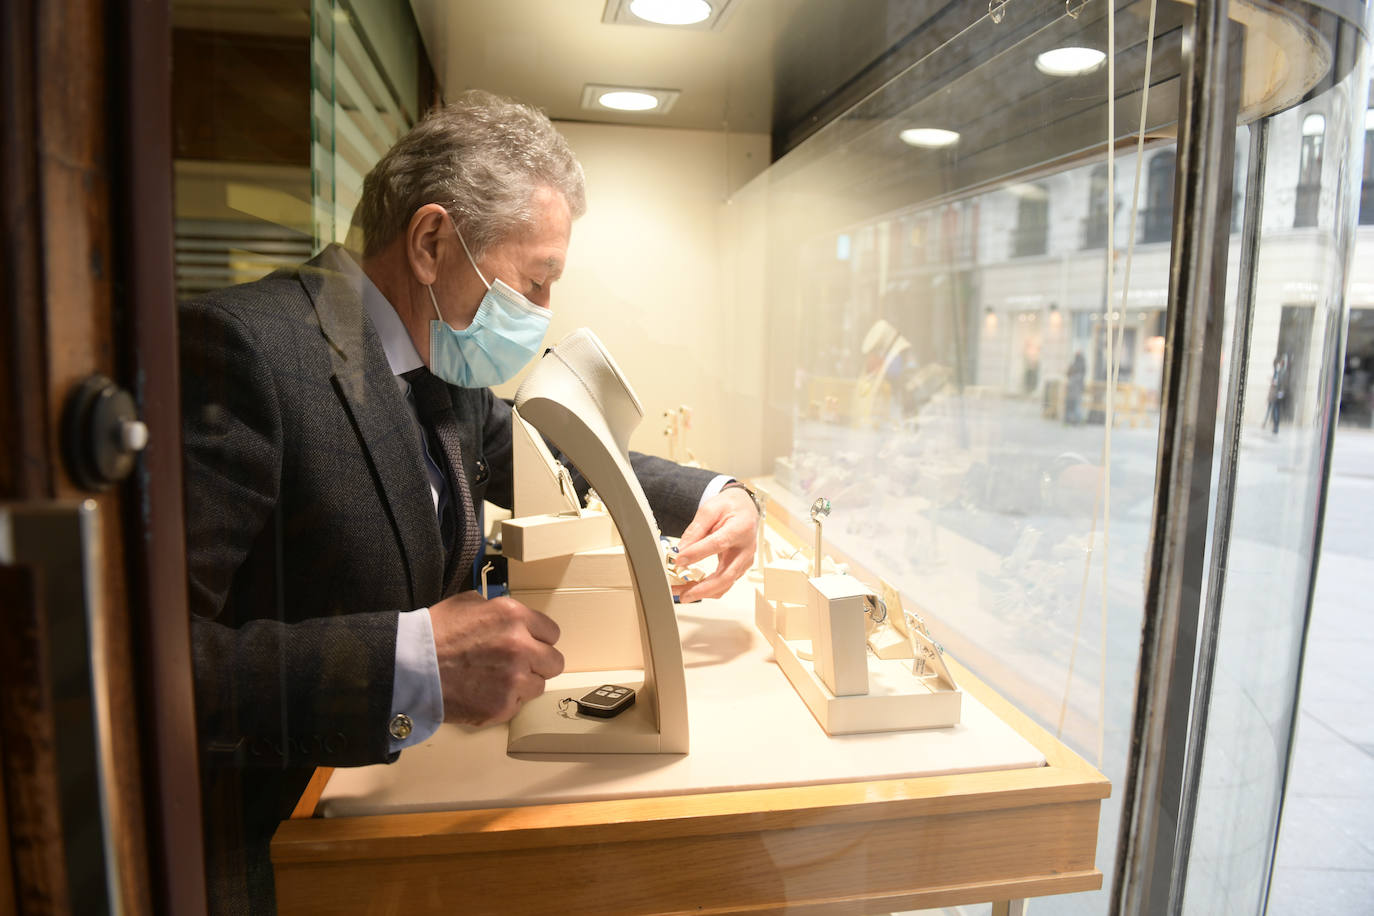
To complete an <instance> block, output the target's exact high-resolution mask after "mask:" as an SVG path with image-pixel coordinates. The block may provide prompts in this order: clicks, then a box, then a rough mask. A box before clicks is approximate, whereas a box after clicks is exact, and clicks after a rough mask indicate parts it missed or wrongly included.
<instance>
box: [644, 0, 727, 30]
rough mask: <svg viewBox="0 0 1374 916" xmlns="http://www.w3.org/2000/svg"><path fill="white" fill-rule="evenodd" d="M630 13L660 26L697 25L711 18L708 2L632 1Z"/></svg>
mask: <svg viewBox="0 0 1374 916" xmlns="http://www.w3.org/2000/svg"><path fill="white" fill-rule="evenodd" d="M630 12H631V13H634V14H635V15H636V16H638V17H639V18H640V19H643V20H645V21H646V22H656V23H658V24H659V25H695V24H696V23H698V22H705V21H706V20H707V19H709V18H710V16H711V4H709V3H707V2H706V0H630Z"/></svg>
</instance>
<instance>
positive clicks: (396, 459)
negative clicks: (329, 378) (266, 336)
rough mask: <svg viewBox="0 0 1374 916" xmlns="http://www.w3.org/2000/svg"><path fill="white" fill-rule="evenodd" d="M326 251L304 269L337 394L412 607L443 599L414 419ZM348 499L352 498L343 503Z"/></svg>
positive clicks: (331, 251) (334, 253)
mask: <svg viewBox="0 0 1374 916" xmlns="http://www.w3.org/2000/svg"><path fill="white" fill-rule="evenodd" d="M346 257H348V255H347V254H346V253H344V252H343V251H342V250H340V249H339V248H338V247H337V246H333V245H331V246H329V247H328V248H326V249H325V250H324V251H322V252H321V253H320V254H319V255H317V256H316V257H315V258H314V259H313V260H311V261H310V262H309V263H308V264H306V265H305V266H304V267H302V269H301V283H302V285H303V286H304V287H305V291H306V294H307V295H309V296H310V300H311V302H312V303H314V306H315V312H316V314H317V315H318V316H319V319H320V329H321V330H322V331H323V332H324V336H325V338H326V339H327V340H328V342H329V344H330V362H331V365H332V369H333V383H334V388H335V390H336V391H337V392H338V394H339V397H340V399H341V400H342V401H343V404H344V407H345V409H346V410H347V411H348V413H349V416H350V417H352V419H353V423H354V426H355V427H356V429H357V433H358V439H359V441H360V442H361V443H362V447H363V449H364V451H365V452H366V453H367V458H368V461H369V463H370V465H371V467H372V474H373V477H374V478H375V479H376V481H377V485H378V488H379V490H380V492H381V494H382V497H383V501H384V502H385V503H386V506H387V510H388V514H389V515H390V521H391V524H392V526H393V528H394V529H395V532H396V537H397V539H398V540H399V542H400V544H401V549H402V552H403V554H404V555H405V558H406V564H407V567H408V568H407V575H408V577H409V580H410V590H411V601H412V605H413V606H414V607H421V606H425V605H429V604H432V603H434V602H435V601H437V600H438V599H439V598H440V597H441V596H442V595H443V587H444V548H443V540H442V538H441V537H440V534H439V520H438V518H437V517H436V516H435V513H434V501H433V498H432V497H431V495H430V490H429V479H428V477H427V476H426V472H425V464H424V457H423V456H422V455H421V454H420V449H419V443H418V441H417V433H416V428H415V423H414V420H413V419H412V418H411V411H410V408H409V406H408V405H407V404H406V403H405V399H404V398H403V397H402V395H401V392H400V389H399V388H398V387H397V385H396V378H395V376H394V375H392V373H391V366H390V364H388V363H387V359H386V353H385V352H383V350H382V344H381V341H380V340H379V339H378V337H377V333H376V331H374V330H373V328H372V323H371V322H370V321H369V320H368V318H367V314H366V311H365V310H364V309H363V304H362V300H361V299H360V298H359V295H358V291H357V289H355V288H354V286H353V283H352V281H351V280H350V279H349V277H348V276H347V275H346V274H345V273H343V272H341V270H340V269H339V268H340V267H342V265H341V264H340V263H339V261H338V259H339V258H346ZM344 498H347V497H346V496H345V497H344Z"/></svg>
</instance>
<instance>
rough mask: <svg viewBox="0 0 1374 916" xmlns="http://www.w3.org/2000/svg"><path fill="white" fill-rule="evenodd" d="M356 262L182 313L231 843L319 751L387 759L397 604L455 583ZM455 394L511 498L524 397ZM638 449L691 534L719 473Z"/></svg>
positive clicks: (204, 650)
mask: <svg viewBox="0 0 1374 916" xmlns="http://www.w3.org/2000/svg"><path fill="white" fill-rule="evenodd" d="M343 257H347V255H346V254H344V253H343V252H342V251H341V250H339V249H337V248H329V249H326V250H325V251H324V252H322V253H321V254H320V255H319V256H317V257H316V258H315V259H313V260H312V261H310V262H309V263H307V264H305V265H302V266H301V267H300V268H298V269H292V270H279V271H277V272H275V273H273V274H271V275H270V276H268V277H266V278H264V279H262V280H259V281H257V282H255V283H250V284H247V285H244V286H239V287H234V288H232V289H228V290H223V291H220V292H217V293H213V294H211V295H209V296H206V297H204V298H202V299H199V300H196V301H194V302H191V303H188V304H186V305H184V306H183V307H182V309H181V312H180V320H181V328H180V334H181V343H182V347H181V374H182V417H183V436H184V445H185V470H186V521H187V563H188V567H189V580H190V581H189V589H190V601H191V610H192V614H193V617H192V640H193V649H194V658H195V670H196V706H197V714H198V718H199V727H200V733H201V738H202V754H203V767H204V770H205V773H206V780H205V781H206V789H207V798H206V806H207V817H208V818H209V819H210V820H211V821H212V822H219V823H220V825H223V824H224V820H225V819H226V818H229V819H236V818H233V812H234V811H239V812H242V811H244V810H245V809H247V810H251V811H255V812H256V814H254V815H252V816H250V817H248V818H247V822H245V823H244V825H243V830H244V833H243V835H242V836H241V837H238V838H233V837H225V840H226V841H227V842H228V843H229V844H230V845H235V844H236V842H238V841H241V842H244V843H247V844H250V845H251V844H252V843H254V842H255V841H256V842H261V841H265V838H266V837H268V836H270V834H271V830H272V829H273V828H274V827H275V824H276V819H277V818H279V817H280V816H281V815H282V814H283V812H285V811H288V810H289V807H290V805H291V804H292V803H293V802H294V799H295V797H296V796H298V795H299V792H300V790H301V789H302V788H303V786H304V782H305V780H306V779H307V778H308V776H309V773H310V771H311V769H312V768H313V767H314V766H318V765H332V766H350V765H359V764H370V763H378V762H382V761H385V760H387V759H388V735H387V719H388V715H389V712H390V704H391V692H392V676H393V669H394V663H395V661H394V659H395V638H396V615H397V613H398V612H400V611H408V610H412V609H414V608H418V607H427V606H429V605H431V604H433V603H435V602H437V601H438V600H440V599H441V598H442V597H444V595H443V594H442V578H443V560H444V557H443V548H442V542H441V539H440V534H439V525H438V521H437V519H436V518H435V513H434V508H433V503H432V501H431V497H430V493H429V486H428V482H427V478H426V476H425V470H424V463H423V458H422V456H421V455H420V451H419V448H418V446H417V441H416V435H415V431H414V427H413V425H412V424H413V422H414V421H413V420H412V418H411V414H410V412H409V411H408V410H407V408H406V405H405V403H404V401H403V399H402V396H401V394H400V392H399V391H398V389H397V386H396V383H395V380H394V378H393V376H392V374H391V369H390V367H389V366H388V364H387V360H386V356H385V354H384V353H383V351H382V347H381V343H380V340H379V339H378V337H377V334H376V332H375V331H374V330H373V328H372V324H371V322H370V320H369V319H368V318H367V315H366V312H365V310H364V309H363V306H362V302H361V301H360V299H359V297H358V296H357V294H356V293H355V292H354V291H353V289H352V287H351V285H350V284H349V282H348V281H347V280H346V279H345V278H344V277H343V276H341V275H340V274H339V273H338V271H337V268H338V265H339V261H338V259H339V258H343ZM451 395H452V397H453V403H454V408H455V413H456V414H457V416H458V418H459V423H460V427H461V436H462V442H463V454H464V462H465V470H466V473H467V478H468V482H469V485H470V486H471V488H472V493H473V499H474V501H476V502H477V504H478V505H480V501H481V500H482V499H484V498H485V499H490V500H491V501H492V502H494V503H496V504H497V505H501V506H506V507H509V505H510V502H511V467H510V460H511V455H510V452H511V414H510V408H509V407H508V406H507V405H506V404H505V403H504V402H503V401H501V400H500V399H498V398H496V397H495V396H493V395H492V393H491V392H490V391H489V390H486V389H477V390H473V389H461V388H452V389H451ZM633 464H634V467H635V472H636V475H637V476H639V478H640V481H641V483H642V484H643V486H644V489H645V492H646V494H647V495H648V496H649V501H650V505H651V506H652V508H653V509H654V512H655V514H656V515H657V517H658V521H659V524H660V526H661V527H662V528H663V530H664V531H665V533H671V534H678V533H681V531H682V530H683V529H684V528H685V527H686V526H687V524H688V523H689V522H690V520H691V518H692V515H693V514H694V512H695V510H696V506H697V503H698V500H699V498H700V494H701V492H702V490H703V489H704V488H705V486H706V484H707V483H708V482H709V481H710V480H711V478H712V476H713V472H710V471H702V470H691V469H685V468H681V467H680V466H678V465H676V464H672V463H671V462H667V461H663V460H661V459H656V458H647V457H645V456H638V455H637V456H634V457H633ZM216 799H218V801H217V800H216ZM216 808H220V809H222V810H218V811H216V810H215V809H216ZM240 816H241V815H240ZM211 829H212V830H213V829H216V828H215V827H214V826H212V827H211ZM263 831H265V832H263ZM237 832H238V831H237V830H233V831H231V833H237ZM263 850H265V845H264V846H263ZM240 854H241V853H240ZM212 855H213V853H212ZM263 864H265V860H263V862H260V863H259V865H263ZM250 870H251V869H250ZM211 871H212V872H214V871H215V868H214V865H213V863H212V868H211ZM259 877H261V876H259ZM214 880H215V879H214V878H213V876H212V883H213V881H214ZM268 880H270V875H269V876H268ZM250 883H252V884H254V885H259V884H260V881H258V880H252V881H251V882H250ZM267 886H268V887H270V884H268V885H267ZM233 896H237V894H235V895H233Z"/></svg>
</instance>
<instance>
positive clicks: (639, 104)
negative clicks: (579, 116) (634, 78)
mask: <svg viewBox="0 0 1374 916" xmlns="http://www.w3.org/2000/svg"><path fill="white" fill-rule="evenodd" d="M680 94H681V92H680V91H679V90H677V89H651V88H649V87H647V86H614V85H610V84H607V83H588V84H587V85H585V86H583V87H582V107H583V108H585V109H587V110H588V111H603V112H604V111H623V112H628V113H632V114H634V113H639V114H650V115H664V114H667V113H668V112H669V111H670V110H672V107H673V105H674V104H675V103H676V102H677V97H678V96H679V95H680Z"/></svg>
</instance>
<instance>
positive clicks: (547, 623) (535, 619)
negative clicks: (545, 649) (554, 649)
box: [521, 605, 562, 646]
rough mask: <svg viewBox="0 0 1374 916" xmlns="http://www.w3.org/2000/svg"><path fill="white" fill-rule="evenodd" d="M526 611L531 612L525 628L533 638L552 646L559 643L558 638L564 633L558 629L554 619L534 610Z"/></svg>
mask: <svg viewBox="0 0 1374 916" xmlns="http://www.w3.org/2000/svg"><path fill="white" fill-rule="evenodd" d="M521 607H524V605H521ZM525 610H526V611H528V612H529V613H528V615H527V616H526V620H525V627H526V628H527V629H528V630H529V631H530V635H531V636H533V637H534V638H535V639H537V640H539V641H540V642H542V643H547V644H548V645H550V646H551V645H553V644H554V643H556V642H558V637H559V636H560V635H561V633H562V631H560V630H559V629H558V624H557V623H555V622H554V619H553V618H552V617H550V616H548V615H547V614H544V613H541V612H539V611H536V610H534V609H533V608H525Z"/></svg>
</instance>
